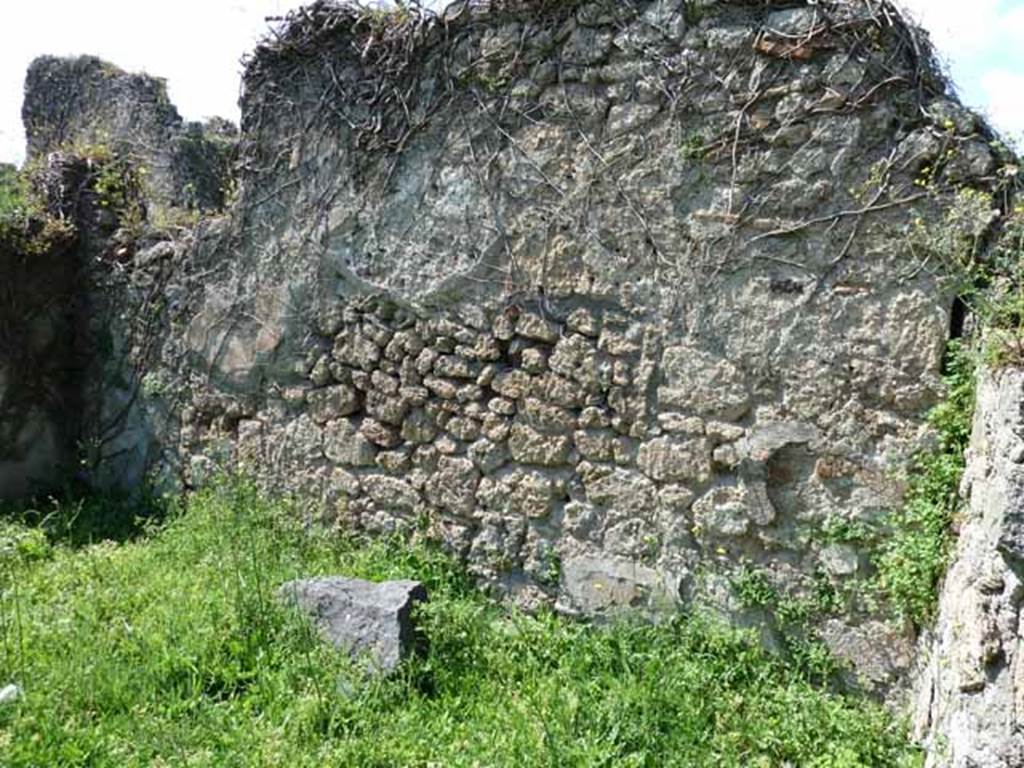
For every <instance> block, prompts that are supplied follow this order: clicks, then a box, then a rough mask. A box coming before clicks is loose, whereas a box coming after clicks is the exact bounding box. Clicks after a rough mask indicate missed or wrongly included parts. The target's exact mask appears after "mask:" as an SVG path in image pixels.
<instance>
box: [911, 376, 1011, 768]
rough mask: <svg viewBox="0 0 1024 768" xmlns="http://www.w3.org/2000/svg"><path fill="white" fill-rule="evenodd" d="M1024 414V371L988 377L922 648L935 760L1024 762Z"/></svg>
mask: <svg viewBox="0 0 1024 768" xmlns="http://www.w3.org/2000/svg"><path fill="white" fill-rule="evenodd" d="M1022 414H1024V371H1021V370H1019V369H1004V370H1001V371H998V372H996V373H989V374H986V375H984V376H983V377H982V378H981V381H980V382H979V385H978V394H977V406H976V411H975V417H974V430H973V435H972V440H971V450H970V452H969V454H968V462H967V469H966V471H965V473H964V479H963V483H962V491H963V492H964V493H965V494H966V495H967V496H968V506H967V510H966V514H965V516H964V519H963V520H962V521H961V522H960V539H959V542H958V543H957V549H956V555H955V559H954V562H953V565H952V566H951V568H950V569H949V572H948V574H947V575H946V579H945V582H944V584H943V589H942V594H941V597H940V600H939V610H938V618H937V620H936V623H935V628H934V630H933V631H932V632H931V633H928V634H926V635H925V637H924V638H923V641H922V644H921V645H922V648H921V649H920V654H921V659H922V663H921V664H920V670H919V676H918V683H917V702H916V719H915V727H916V731H917V736H918V737H919V738H921V739H922V740H923V742H924V743H925V745H926V746H927V747H928V748H929V749H928V759H927V760H926V765H927V766H929V768H933V767H934V768H939V766H943V767H944V766H957V767H958V766H977V768H1006V767H1007V766H1011V765H1024V734H1022V732H1021V730H1020V722H1021V715H1022V712H1024V706H1022V705H1024V645H1022V642H1024V641H1022V628H1024V624H1022V617H1021V595H1022V594H1024V582H1022V580H1021V576H1020V563H1021V560H1020V556H1019V552H1020V547H1021V545H1020V542H1021V541H1022V537H1021V530H1022V529H1021V527H1020V517H1021V512H1020V510H1022V509H1024V472H1022V470H1021V462H1020V457H1021V456H1024V439H1022V435H1024V416H1022Z"/></svg>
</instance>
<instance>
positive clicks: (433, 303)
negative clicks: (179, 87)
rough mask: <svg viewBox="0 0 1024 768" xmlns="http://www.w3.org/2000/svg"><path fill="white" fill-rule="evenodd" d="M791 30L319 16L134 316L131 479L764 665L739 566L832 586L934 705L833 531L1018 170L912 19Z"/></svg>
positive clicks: (309, 16)
mask: <svg viewBox="0 0 1024 768" xmlns="http://www.w3.org/2000/svg"><path fill="white" fill-rule="evenodd" d="M784 5H786V6H789V7H784V8H781V9H780V8H778V7H776V4H771V3H769V4H764V3H759V4H752V3H745V2H725V1H722V2H702V3H699V4H696V3H692V2H682V0H679V1H678V2H673V1H671V0H654V1H653V2H628V3H624V2H618V1H616V2H602V1H601V0H593V1H591V2H579V3H575V2H570V3H543V2H542V3H537V4H526V3H502V4H497V3H495V4H491V5H490V6H488V5H485V4H460V5H458V6H457V7H456V8H455V9H454V10H453V11H451V13H450V14H449V15H448V16H447V17H444V18H442V19H440V20H433V21H422V23H421V20H418V19H417V18H415V17H411V18H406V17H403V16H394V17H382V16H381V15H379V14H364V13H362V12H359V11H356V10H353V9H350V8H347V7H345V6H336V5H332V4H327V3H319V4H316V5H314V6H313V7H312V8H310V9H307V11H305V12H304V13H302V14H299V15H295V16H293V17H292V18H291V19H290V23H289V24H288V25H286V27H285V28H284V29H282V30H279V32H278V34H276V35H274V36H272V37H271V38H269V39H268V41H267V42H266V43H265V44H264V45H262V46H261V47H260V48H259V49H258V50H257V51H256V52H255V54H254V55H253V57H252V58H251V60H250V62H249V65H248V68H247V72H246V75H245V81H244V93H243V121H242V135H241V140H240V142H241V143H240V149H239V153H240V165H239V200H238V202H237V203H236V204H235V205H234V207H232V208H231V209H230V210H229V212H228V213H227V215H225V216H223V217H218V218H211V219H209V220H207V221H205V222H204V223H203V224H202V226H201V227H200V228H199V229H198V230H197V231H196V232H195V233H193V234H192V235H191V236H190V238H189V239H188V240H185V241H173V242H167V243H162V242H156V243H152V244H150V245H148V246H147V247H145V248H139V249H138V251H137V252H136V255H135V256H134V258H133V260H132V262H131V265H130V268H128V269H126V274H127V276H128V278H127V280H128V282H127V283H126V284H124V285H122V287H121V288H119V289H118V290H126V291H134V293H132V294H131V295H132V296H136V297H138V296H150V297H151V298H152V297H154V296H155V297H157V298H158V299H159V300H158V301H152V302H151V303H150V304H147V305H145V306H146V307H147V310H146V311H145V312H143V313H141V316H142V317H141V320H144V321H145V322H144V323H143V328H142V331H141V332H138V331H137V330H133V329H137V328H138V327H139V323H140V322H141V320H140V318H139V317H130V318H127V319H124V318H122V321H121V322H120V323H115V324H114V325H113V326H112V327H114V328H115V329H120V330H119V331H118V334H116V335H118V338H121V337H124V338H127V339H132V340H133V341H131V343H129V342H126V341H123V340H122V342H121V348H123V349H126V350H128V351H129V352H133V350H139V351H140V353H139V354H134V353H133V354H131V355H129V357H130V358H131V359H132V360H134V363H133V365H132V366H131V367H129V368H121V369H120V370H121V372H122V373H124V374H125V375H123V376H122V377H121V378H122V379H123V380H124V381H125V382H127V383H126V384H125V385H124V386H123V387H122V386H121V385H118V387H120V388H118V387H114V388H113V389H109V390H108V391H115V392H122V393H127V394H126V395H125V397H127V398H128V399H127V400H126V402H128V403H129V405H130V406H131V407H130V409H129V412H130V414H131V415H130V418H129V419H127V421H126V423H130V424H131V425H132V426H131V428H130V429H126V430H125V432H124V438H123V443H124V445H121V446H119V450H118V455H123V454H124V451H121V450H120V448H125V449H126V450H128V449H130V450H131V451H133V453H132V455H134V456H136V457H138V462H136V464H135V465H133V466H136V465H138V464H139V462H141V463H142V464H144V465H146V466H149V467H150V470H151V475H152V476H153V477H156V478H159V479H160V481H161V482H162V483H164V484H174V485H177V486H179V487H185V488H188V487H195V486H198V485H200V484H202V483H203V482H204V481H205V480H206V479H208V478H209V477H210V476H211V475H212V474H213V473H215V472H216V471H218V470H219V469H220V468H228V469H232V468H237V467H244V468H246V469H247V470H248V471H250V472H253V473H255V474H256V475H257V476H258V477H260V478H261V479H262V481H263V482H264V483H265V484H266V485H267V486H268V487H272V488H275V489H277V490H283V491H294V492H297V493H301V494H304V495H306V496H312V498H313V499H314V500H315V501H316V502H317V508H318V509H321V510H326V514H327V515H328V517H329V518H332V519H337V520H339V521H342V522H343V523H345V524H346V525H351V526H354V527H357V528H361V529H364V530H367V531H374V532H377V531H391V530H396V529H401V530H407V531H421V532H424V533H426V534H428V535H430V536H432V537H434V538H436V539H437V540H439V541H441V542H443V543H444V544H445V545H446V546H447V547H448V548H449V549H450V550H451V551H453V552H456V553H458V554H459V555H460V556H461V557H463V558H465V560H466V561H467V562H468V563H469V565H470V567H471V569H472V570H473V572H474V573H476V574H477V575H478V576H479V577H480V579H481V581H482V582H484V583H485V584H488V585H491V586H492V587H494V588H495V589H496V590H497V591H499V592H500V593H503V594H506V595H509V596H510V597H512V598H514V599H517V600H519V601H521V602H523V603H525V604H527V605H533V606H535V605H538V604H542V603H544V604H555V605H557V606H558V607H559V608H560V609H562V610H565V611H568V612H580V613H585V614H602V613H607V612H612V611H615V610H618V609H620V608H623V607H632V608H635V609H646V610H656V609H661V608H673V607H677V606H679V605H691V604H694V603H702V604H709V605H712V606H714V607H715V608H717V609H718V610H720V611H721V612H722V613H723V614H725V615H727V616H729V617H731V618H732V619H734V620H735V621H737V622H739V623H750V622H760V623H761V624H763V625H765V626H766V637H767V638H768V639H769V641H771V632H772V623H771V621H770V617H766V616H765V615H764V614H763V612H761V611H759V610H756V609H752V608H751V607H750V606H746V605H743V604H741V603H740V601H738V600H737V596H736V594H735V590H734V589H733V586H732V585H733V583H734V580H735V578H736V576H737V574H740V573H744V572H749V571H751V570H753V571H756V572H757V573H758V574H759V575H760V577H761V578H764V579H766V580H767V581H768V582H769V584H770V586H771V587H772V588H773V589H775V590H777V591H778V593H779V594H780V595H785V596H787V597H792V598H795V599H796V598H800V597H801V596H807V595H811V594H814V593H815V591H816V590H817V589H819V587H820V585H821V584H822V583H823V582H824V583H827V584H829V585H831V586H832V587H834V588H835V589H836V590H837V591H839V592H841V593H842V594H849V595H853V596H854V598H853V599H852V601H851V602H848V603H846V604H844V606H843V607H842V609H841V610H838V611H836V612H834V613H833V615H830V616H827V617H821V618H820V621H821V625H820V627H819V629H820V630H821V634H822V636H823V637H824V638H825V640H826V641H827V642H829V643H830V645H831V646H832V648H833V650H834V651H835V652H836V653H838V654H839V655H840V656H842V657H844V658H845V659H847V660H848V661H849V662H850V664H851V665H852V667H853V669H854V672H855V675H854V677H855V680H854V682H856V683H857V684H860V685H863V686H864V687H866V688H868V689H872V690H878V691H885V690H888V689H889V688H890V687H892V686H894V685H896V684H898V683H900V682H901V681H904V680H905V679H906V674H905V673H906V671H907V669H908V668H909V665H910V662H911V659H912V656H913V637H912V634H911V632H910V631H909V630H908V628H906V627H904V626H903V625H902V624H901V623H899V622H896V621H894V620H892V619H890V618H887V617H886V616H885V615H884V614H882V615H879V614H878V613H877V611H876V609H875V608H873V607H872V605H871V604H869V603H862V602H859V601H858V600H857V599H856V597H855V596H856V595H857V594H858V590H857V584H859V583H861V580H863V579H865V578H867V576H868V562H867V557H866V555H865V554H864V553H862V552H859V551H858V550H857V549H856V548H854V547H852V546H850V545H848V544H837V543H835V542H834V541H831V540H829V538H828V537H827V536H826V535H825V533H824V532H825V531H826V530H828V529H829V528H830V527H834V526H835V525H836V524H837V523H858V522H879V521H882V520H884V517H885V515H886V513H887V511H888V510H890V509H892V508H893V507H894V506H895V505H897V504H898V503H899V500H900V497H901V494H902V487H901V484H900V482H899V481H898V480H897V479H896V478H897V474H896V472H895V470H897V469H898V468H900V467H902V466H904V464H905V462H906V459H907V457H908V455H909V454H910V453H911V452H912V451H914V450H915V448H917V447H918V446H919V445H920V444H921V443H922V441H923V440H926V439H927V433H926V429H925V427H924V418H923V416H924V413H925V412H926V411H927V409H928V408H929V407H930V406H931V405H932V404H934V403H935V402H936V401H937V399H938V398H939V397H940V396H941V392H940V386H939V377H938V374H939V371H940V367H941V362H942V355H943V349H944V346H945V343H946V341H947V339H948V336H949V334H950V326H951V307H952V305H953V301H954V299H953V295H952V290H951V288H949V287H948V286H947V284H946V283H945V282H944V280H943V274H944V273H943V266H942V265H941V264H939V263H937V262H936V261H935V259H934V256H933V254H931V253H930V252H929V251H927V249H923V248H922V247H921V236H922V234H923V233H926V232H927V231H929V230H930V229H934V228H936V227H938V226H944V225H945V224H946V218H945V211H946V208H947V205H948V202H949V198H948V190H949V189H950V187H951V186H952V185H954V184H955V185H964V184H969V185H972V186H974V187H977V188H981V189H985V188H988V187H989V186H990V185H992V184H993V183H994V180H995V172H996V168H997V163H998V161H999V157H998V156H997V155H996V153H995V152H994V151H993V150H992V149H991V148H990V146H989V140H990V138H991V136H990V135H989V134H988V132H987V129H986V128H985V127H984V126H983V125H982V124H980V123H979V122H978V121H977V120H976V118H975V117H974V116H972V115H971V114H970V113H968V112H966V111H965V110H963V109H962V108H961V107H960V106H959V105H957V104H956V103H955V102H954V101H952V100H951V99H950V98H949V97H948V96H947V95H946V93H945V86H944V83H943V81H942V80H941V78H940V77H939V76H938V75H937V74H936V73H937V70H936V69H935V67H934V66H933V64H932V62H931V60H930V58H929V54H928V51H929V50H930V49H929V48H928V45H927V41H926V40H924V39H921V38H920V37H918V36H917V35H916V33H914V31H913V30H912V29H910V28H909V27H907V26H906V25H905V24H904V23H903V22H902V21H901V20H900V19H899V16H898V14H896V13H895V12H894V11H893V9H892V8H891V7H890V6H888V5H886V4H873V3H845V2H830V3H816V4H814V5H806V6H800V7H793V6H794V5H795V4H794V3H786V4H784ZM385 18H389V19H390V20H387V21H386V20H385ZM39 87H43V88H45V85H41V86H39ZM28 98H29V101H32V99H33V95H32V94H31V93H30V94H29V97H28ZM40 100H42V101H46V98H45V96H44V97H40ZM970 234H973V235H979V234H983V232H973V233H970ZM154 286H155V288H154ZM126 295H128V294H126ZM135 304H137V301H136V300H135V299H132V300H131V301H120V302H119V301H118V300H117V299H116V298H115V299H113V300H108V302H107V304H105V305H104V306H106V307H107V309H106V310H104V312H106V313H107V314H108V315H110V316H115V315H116V311H115V310H116V308H117V307H119V306H126V305H128V306H132V305H135ZM137 314H139V313H137ZM133 334H134V335H133ZM105 376H107V377H108V378H109V376H110V371H107V373H106V374H105ZM118 397H121V395H119V396H118ZM102 469H103V468H102V467H99V468H98V470H97V471H98V473H99V474H98V475H97V476H100V475H101V474H102ZM133 471H134V470H133ZM113 474H114V475H115V476H120V477H124V476H126V475H124V474H123V473H122V474H120V475H119V474H118V473H117V472H115V473H113ZM130 475H131V473H129V475H128V476H130Z"/></svg>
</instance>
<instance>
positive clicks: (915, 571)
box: [875, 342, 975, 625]
mask: <svg viewBox="0 0 1024 768" xmlns="http://www.w3.org/2000/svg"><path fill="white" fill-rule="evenodd" d="M945 384H946V388H947V393H948V394H947V398H946V400H944V401H943V402H942V403H940V404H939V405H937V406H935V408H933V409H932V411H931V412H930V413H929V415H928V423H929V424H930V425H931V427H932V428H933V429H934V430H935V433H936V439H935V445H934V447H933V448H931V449H930V450H927V451H925V452H922V453H920V454H919V455H918V456H916V457H915V459H914V460H913V462H912V465H911V467H910V470H909V472H908V477H907V492H906V496H905V498H904V502H903V506H902V507H901V508H900V509H899V510H897V511H896V512H895V513H894V514H893V515H892V516H891V517H890V518H889V519H888V520H887V528H888V535H887V536H886V537H885V538H884V539H883V541H882V542H881V544H880V547H879V550H878V552H877V554H876V556H875V566H876V568H877V583H878V585H879V587H880V589H881V592H882V593H883V595H884V596H886V597H887V598H888V600H889V602H890V603H891V605H892V606H893V607H894V608H895V609H896V611H897V612H898V613H899V614H900V615H902V616H905V617H906V618H908V619H910V620H911V621H913V622H915V623H916V624H918V625H920V624H923V623H924V622H926V621H927V620H928V619H929V618H931V616H932V615H933V613H934V609H935V605H936V602H937V599H938V588H939V583H940V581H941V579H942V575H943V574H944V573H945V570H946V566H947V565H948V563H949V558H950V554H951V552H952V549H953V543H954V538H955V537H954V534H953V529H952V523H953V518H954V516H955V514H956V512H957V510H958V509H959V505H960V499H959V496H958V489H959V485H960V478H961V476H962V475H963V471H964V466H965V460H964V452H965V451H966V449H967V444H968V442H969V440H970V432H971V421H972V417H973V414H974V394H975V375H974V360H973V358H972V357H971V355H970V354H969V352H968V350H967V349H965V348H964V347H963V345H962V344H961V343H959V342H952V343H951V344H950V348H949V351H948V357H947V373H946V376H945Z"/></svg>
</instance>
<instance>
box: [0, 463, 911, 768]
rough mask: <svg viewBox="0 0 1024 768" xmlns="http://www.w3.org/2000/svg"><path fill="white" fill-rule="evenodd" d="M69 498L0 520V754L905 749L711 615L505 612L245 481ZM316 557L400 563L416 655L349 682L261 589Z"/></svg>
mask: <svg viewBox="0 0 1024 768" xmlns="http://www.w3.org/2000/svg"><path fill="white" fill-rule="evenodd" d="M71 509H72V512H71V513H70V514H68V513H66V512H65V511H64V510H65V507H55V508H54V509H53V510H52V511H51V514H48V515H39V514H30V515H28V516H25V515H18V516H13V517H8V518H6V520H5V522H3V523H2V527H0V567H2V574H0V578H2V581H0V586H2V593H0V599H2V604H0V608H2V613H0V616H2V621H3V624H2V632H3V644H2V646H0V686H2V685H3V684H6V683H7V682H10V681H14V682H17V683H18V684H19V685H21V686H22V687H23V689H24V695H23V697H22V698H21V699H20V700H19V701H18V702H17V703H15V704H13V705H6V706H3V707H0V755H2V760H3V761H4V764H5V765H9V766H40V767H43V766H45V767H46V768H56V767H57V766H118V767H122V766H280V765H287V766H299V767H301V766H356V767H358V768H369V767H371V766H381V767H383V766H423V767H424V768H426V767H427V766H445V768H447V767H448V766H466V767H467V768H469V767H470V766H481V767H482V766H559V767H561V766H588V767H589V766H609V767H611V766H615V767H616V768H617V767H619V766H659V767H660V766H744V767H746V766H786V765H790V766H794V767H795V766H813V767H816V768H823V767H825V766H831V767H834V768H853V767H854V766H871V767H872V768H875V767H877V766H909V765H918V764H919V763H918V755H917V754H916V752H915V750H913V749H912V748H911V747H910V746H909V745H908V743H907V741H906V737H905V731H904V727H903V724H902V723H900V722H899V721H898V720H896V719H895V718H894V717H893V716H892V715H890V714H889V713H888V712H887V711H885V710H883V709H882V708H881V707H879V706H877V705H875V704H872V703H869V702H866V701H863V700H859V699H854V698H847V697H843V696H840V695H837V694H833V693H830V692H828V691H827V690H825V689H824V688H821V687H818V686H816V685H814V684H812V683H811V682H808V680H807V679H806V678H805V677H804V676H802V675H801V674H800V673H799V672H797V671H795V670H794V669H793V668H791V667H787V666H785V665H784V664H783V663H781V662H780V661H779V660H777V659H774V658H773V657H770V656H768V655H767V654H766V653H765V652H764V651H762V650H761V649H760V647H759V646H758V645H757V643H756V642H755V641H754V640H753V636H752V635H748V634H745V633H741V632H738V631H735V630H727V629H724V628H722V627H720V626H717V625H716V624H714V623H713V622H711V621H709V620H705V619H700V618H697V617H677V618H675V619H672V620H667V621H665V622H663V623H661V624H659V625H657V626H652V625H647V624H639V623H630V622H627V621H621V622H616V623H613V624H612V625H610V626H605V627H598V626H594V625H589V624H584V623H580V622H573V621H569V620H566V619H563V618H559V617H556V616H554V615H551V614H547V613H541V614H539V615H533V616H529V615H524V614H522V613H518V612H514V611H509V610H506V609H503V608H502V607H500V606H499V605H497V604H495V603H494V602H492V601H490V600H488V599H487V598H486V597H485V596H483V595H482V594H480V593H479V592H477V591H476V590H475V589H474V588H473V586H472V584H471V583H470V581H469V579H468V578H467V577H466V576H465V574H464V573H463V572H462V570H461V569H460V568H459V567H458V566H457V565H455V564H454V563H452V561H451V560H449V559H448V558H447V557H446V556H445V555H443V554H441V553H439V552H437V551H435V550H433V549H431V548H429V547H427V546H421V545H412V546H410V545H408V544H407V543H402V542H399V541H389V540H378V541H375V542H367V541H362V540H360V539H358V538H355V537H353V536H348V535H341V534H338V533H329V532H325V531H317V530H309V531H307V530H304V529H303V526H302V525H301V524H300V523H299V522H298V521H299V520H300V519H301V515H300V514H299V513H298V512H297V510H295V509H290V508H289V505H287V504H284V503H282V502H272V501H268V500H267V499H265V498H263V497H261V496H260V495H259V494H257V493H256V492H255V491H253V490H252V488H250V487H249V486H248V485H247V484H245V483H243V482H237V481H236V482H225V483H223V484H221V485H220V486H218V487H217V488H215V489H211V490H209V491H206V492H203V493H201V494H198V495H196V496H194V497H192V500H191V501H190V502H189V503H188V505H187V508H183V509H178V510H175V511H172V512H171V513H170V514H169V515H168V517H166V518H165V519H164V520H160V519H159V518H158V517H155V516H152V515H149V516H147V517H145V518H144V519H142V520H140V521H129V520H127V519H126V517H125V516H124V515H123V514H120V515H115V516H114V517H115V518H117V519H118V520H120V521H121V522H120V523H119V524H117V525H114V526H108V528H107V529H106V530H103V531H101V532H100V533H99V535H96V536H94V535H91V533H90V532H93V531H96V530H97V529H96V527H95V526H96V525H97V524H98V523H102V522H103V518H102V517H101V516H99V515H96V514H94V513H93V512H90V511H88V509H85V508H83V507H82V506H81V505H79V506H78V507H77V508H75V507H74V506H72V507H71ZM90 509H91V507H90ZM102 537H113V538H102ZM101 539H102V540H101ZM329 573H344V574H348V575H356V576H362V577H366V578H371V579H384V578H398V577H404V578H408V577H413V578H417V579H420V580H422V581H423V582H424V583H425V584H426V585H427V587H428V589H429V590H430V593H431V601H430V603H429V604H428V605H427V606H425V607H424V608H423V609H422V610H421V611H420V614H419V617H418V620H419V622H420V624H421V626H422V627H423V629H424V632H425V634H426V636H427V638H428V640H429V650H428V651H427V653H426V655H425V656H423V657H421V658H418V659H415V660H412V661H410V662H407V663H406V664H405V665H404V666H403V667H402V668H401V670H400V671H399V672H398V673H397V674H396V675H394V676H392V677H391V678H389V679H384V680H380V679H377V680H367V679H365V678H362V677H360V676H359V674H358V673H357V672H356V671H355V670H354V668H353V666H352V665H351V663H350V662H349V661H347V660H346V659H344V658H342V657H341V656H340V655H339V654H337V653H335V652H333V651H331V650H329V649H328V648H325V647H324V646H323V645H321V644H320V643H319V642H317V640H316V638H315V637H314V635H313V633H312V631H311V630H310V628H309V627H308V626H307V625H306V624H305V623H303V622H302V621H301V620H300V619H298V618H297V617H296V616H295V615H294V614H293V613H291V612H290V611H289V610H288V609H286V608H284V607H282V606H281V605H279V604H278V602H277V600H276V599H275V597H274V590H275V588H276V587H277V585H278V584H280V583H281V582H283V581H286V580H288V579H291V578H295V577H297V576H309V575H317V574H329Z"/></svg>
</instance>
